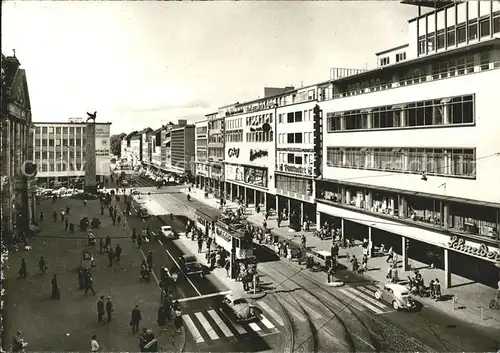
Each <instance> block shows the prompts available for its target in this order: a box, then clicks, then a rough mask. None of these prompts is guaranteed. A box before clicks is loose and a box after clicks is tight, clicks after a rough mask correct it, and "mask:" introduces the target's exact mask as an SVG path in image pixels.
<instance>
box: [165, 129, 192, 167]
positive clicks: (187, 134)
mask: <svg viewBox="0 0 500 353" xmlns="http://www.w3.org/2000/svg"><path fill="white" fill-rule="evenodd" d="M194 135H195V126H194V125H184V126H179V127H174V128H172V130H171V131H170V137H171V141H172V142H171V148H170V163H171V164H170V169H171V170H172V172H174V173H176V174H178V175H189V176H190V177H191V176H194V166H195V163H194V160H195V158H194V156H195V149H194V144H195V142H194V139H195V137H194Z"/></svg>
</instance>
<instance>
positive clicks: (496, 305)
mask: <svg viewBox="0 0 500 353" xmlns="http://www.w3.org/2000/svg"><path fill="white" fill-rule="evenodd" d="M489 308H490V309H492V310H499V309H500V298H499V297H498V296H496V297H495V298H493V299H491V301H490V305H489Z"/></svg>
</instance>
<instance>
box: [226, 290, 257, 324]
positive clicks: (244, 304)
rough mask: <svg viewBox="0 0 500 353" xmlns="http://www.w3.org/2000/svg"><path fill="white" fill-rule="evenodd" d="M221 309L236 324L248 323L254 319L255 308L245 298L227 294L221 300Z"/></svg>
mask: <svg viewBox="0 0 500 353" xmlns="http://www.w3.org/2000/svg"><path fill="white" fill-rule="evenodd" d="M222 306H223V307H222V309H223V310H224V311H225V312H226V313H227V314H228V315H230V316H232V317H233V318H234V319H236V321H237V322H249V321H252V320H254V319H255V318H256V314H255V308H254V307H253V306H251V305H250V303H248V301H247V300H246V299H245V298H242V297H236V296H235V295H233V294H227V295H226V296H224V298H223V299H222Z"/></svg>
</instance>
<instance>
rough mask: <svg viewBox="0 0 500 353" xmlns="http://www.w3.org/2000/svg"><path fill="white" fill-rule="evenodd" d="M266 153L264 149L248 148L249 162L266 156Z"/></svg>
mask: <svg viewBox="0 0 500 353" xmlns="http://www.w3.org/2000/svg"><path fill="white" fill-rule="evenodd" d="M267 155H268V152H267V151H266V150H250V162H253V161H254V160H256V159H258V158H264V157H267Z"/></svg>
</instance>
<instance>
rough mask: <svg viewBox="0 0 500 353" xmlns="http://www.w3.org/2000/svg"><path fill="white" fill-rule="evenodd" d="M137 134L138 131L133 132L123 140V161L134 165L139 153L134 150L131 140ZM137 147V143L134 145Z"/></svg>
mask: <svg viewBox="0 0 500 353" xmlns="http://www.w3.org/2000/svg"><path fill="white" fill-rule="evenodd" d="M136 134H137V131H132V132H131V133H130V134H128V135H126V136H125V137H124V138H123V139H122V143H121V159H122V160H123V161H127V163H130V164H131V163H132V162H133V160H134V155H137V153H136V152H137V151H138V150H137V151H134V148H132V146H131V145H132V143H131V139H132V137H133V136H135V135H136ZM135 145H136V143H134V146H135Z"/></svg>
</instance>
